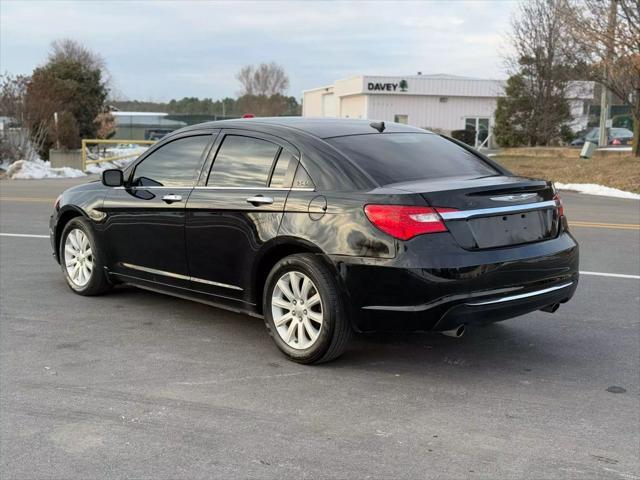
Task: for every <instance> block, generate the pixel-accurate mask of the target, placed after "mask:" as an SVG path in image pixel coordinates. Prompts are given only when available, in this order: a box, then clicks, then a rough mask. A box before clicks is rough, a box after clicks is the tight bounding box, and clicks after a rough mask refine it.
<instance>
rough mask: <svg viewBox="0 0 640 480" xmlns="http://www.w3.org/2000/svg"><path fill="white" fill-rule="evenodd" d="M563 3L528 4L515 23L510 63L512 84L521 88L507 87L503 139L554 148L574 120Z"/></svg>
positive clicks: (538, 0) (530, 0)
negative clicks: (571, 111)
mask: <svg viewBox="0 0 640 480" xmlns="http://www.w3.org/2000/svg"><path fill="white" fill-rule="evenodd" d="M564 1H565V0H523V1H522V2H521V3H520V5H519V9H518V11H517V14H516V15H515V16H514V18H513V19H512V22H511V33H510V35H509V41H510V43H511V46H512V51H513V53H512V54H511V55H510V56H508V57H507V58H506V63H507V69H508V70H509V73H510V76H511V78H510V83H509V85H510V86H511V87H514V86H517V88H508V89H507V91H506V94H507V96H506V97H505V98H504V99H501V100H502V101H501V102H499V104H498V107H499V109H500V110H501V121H500V122H497V124H496V128H495V134H496V137H498V138H500V137H502V138H506V137H512V138H518V139H520V140H519V141H521V142H524V143H526V144H529V145H532V146H535V145H549V144H550V143H552V142H554V141H557V140H558V139H559V137H560V135H561V132H562V131H563V130H565V129H566V128H568V127H567V124H568V123H569V122H570V120H571V115H570V109H569V106H568V102H567V100H566V96H567V91H568V88H569V82H570V80H571V77H572V75H573V70H572V68H571V67H570V66H569V65H568V64H567V61H566V60H567V59H566V57H565V55H564V54H563V48H562V45H563V42H565V41H566V31H565V27H564V24H563V22H562V19H561V17H560V15H559V14H558V12H559V9H560V7H561V5H562V4H563V3H564ZM514 134H515V135H514Z"/></svg>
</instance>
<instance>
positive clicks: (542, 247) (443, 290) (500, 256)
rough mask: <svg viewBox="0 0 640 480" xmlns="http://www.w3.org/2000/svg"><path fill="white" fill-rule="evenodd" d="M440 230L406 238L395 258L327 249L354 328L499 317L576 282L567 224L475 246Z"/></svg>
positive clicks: (545, 302)
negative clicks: (549, 236) (553, 231)
mask: <svg viewBox="0 0 640 480" xmlns="http://www.w3.org/2000/svg"><path fill="white" fill-rule="evenodd" d="M445 235H447V234H442V235H441V238H440V239H436V238H434V237H436V236H437V235H430V236H429V237H432V238H429V239H428V240H426V239H423V240H422V241H421V244H414V245H410V243H411V242H409V244H408V245H406V247H407V248H406V250H405V252H404V253H403V254H401V255H399V256H398V257H397V258H395V259H393V260H377V259H368V258H362V257H338V256H335V257H331V258H332V260H333V261H334V263H335V265H336V268H337V271H338V272H339V274H340V277H341V280H342V284H343V285H344V288H345V290H346V293H347V295H348V297H349V300H350V305H351V313H352V317H353V323H354V328H355V329H356V330H358V331H372V330H434V331H445V330H451V329H454V328H457V327H458V326H459V325H461V324H465V325H471V324H479V323H491V322H497V321H501V320H505V319H508V318H512V317H516V316H519V315H523V314H525V313H529V312H532V311H535V310H539V309H541V308H544V307H547V306H551V305H555V304H559V303H564V302H567V301H568V300H569V299H571V297H572V296H573V294H574V292H575V290H576V288H577V286H578V276H579V274H578V265H579V251H578V245H577V243H576V242H575V240H574V239H573V237H572V236H571V235H570V234H569V233H568V232H566V231H565V232H563V233H562V234H561V235H559V236H558V237H557V238H555V239H553V240H548V241H545V242H539V243H534V244H529V245H521V246H515V247H509V248H499V249H491V250H484V251H475V252H471V251H467V250H462V249H461V248H459V247H457V246H456V245H455V244H454V243H453V242H451V238H450V237H449V238H445ZM426 242H428V243H430V244H431V245H429V246H428V245H427V243H426ZM438 247H439V248H438ZM409 252H411V253H409ZM407 257H409V258H407ZM447 264H448V266H447ZM416 265H419V266H416Z"/></svg>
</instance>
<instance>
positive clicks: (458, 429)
mask: <svg viewBox="0 0 640 480" xmlns="http://www.w3.org/2000/svg"><path fill="white" fill-rule="evenodd" d="M83 181H86V179H74V180H29V181H7V180H4V181H0V477H1V478H3V479H34V478H65V479H66V478H78V479H89V478H113V477H117V478H132V477H136V478H149V479H161V478H167V479H169V478H170V479H175V478H185V479H186V478H188V479H192V478H274V479H282V478H390V479H391V478H393V479H395V478H408V479H409V478H410V479H414V478H470V479H475V478H486V479H495V478H575V479H584V478H612V479H626V480H629V479H640V460H639V452H640V401H639V394H640V227H639V224H640V202H638V201H634V200H620V199H611V198H604V197H596V196H587V195H579V194H575V193H570V192H563V193H562V196H563V198H564V200H565V211H566V212H567V215H568V217H569V220H570V223H571V224H572V227H571V228H572V231H573V233H574V235H575V236H576V238H577V239H578V241H579V242H580V246H581V270H582V271H583V272H585V273H584V274H583V275H582V276H581V280H580V286H579V288H578V291H577V293H576V296H575V297H574V299H573V300H572V301H571V302H569V303H568V304H566V305H563V306H561V308H560V309H559V310H558V311H557V312H556V313H555V314H548V313H544V312H536V313H532V314H528V315H525V316H523V317H520V318H517V319H512V320H508V321H506V322H502V323H499V324H495V325H492V326H488V327H485V328H476V329H470V330H469V331H468V332H467V334H466V335H465V336H464V337H462V338H460V339H454V338H449V337H444V336H440V335H430V334H424V333H420V334H394V335H389V334H384V335H383V334H375V335H361V336H358V337H357V338H356V339H355V340H354V341H353V342H352V343H351V345H350V348H349V350H348V351H347V352H346V354H345V355H344V356H343V357H341V358H340V359H339V360H337V361H335V362H332V363H329V364H326V365H322V366H313V367H310V366H302V365H297V364H294V363H292V362H289V361H287V360H285V359H284V358H283V357H282V356H281V355H280V353H279V352H278V351H277V349H276V348H275V346H274V345H273V344H272V341H271V339H270V338H269V337H268V336H267V334H266V332H265V329H264V325H263V324H262V321H261V320H258V319H255V318H251V317H247V316H243V315H238V314H234V313H230V312H227V311H224V310H219V309H215V308H212V307H208V306H205V305H200V304H197V303H193V302H188V301H183V300H179V299H175V298H172V297H168V296H163V295H159V294H154V293H150V292H146V291H142V290H137V289H134V288H119V289H117V290H115V291H114V292H113V293H110V294H108V295H105V296H103V297H94V298H85V297H80V296H78V295H74V294H73V293H72V292H71V291H70V290H69V289H68V287H67V286H66V285H65V283H64V280H63V278H62V275H61V272H60V267H59V266H58V265H57V264H56V263H55V262H54V260H53V259H52V258H51V251H50V246H49V241H48V240H47V239H46V238H43V237H40V236H39V235H47V224H48V216H49V212H50V209H51V207H52V204H53V201H54V200H55V198H56V196H57V195H58V194H59V193H60V192H61V191H62V190H64V189H65V188H67V187H68V186H70V185H73V184H77V183H79V182H83ZM7 234H11V235H7ZM12 235H19V236H12ZM24 235H34V236H24Z"/></svg>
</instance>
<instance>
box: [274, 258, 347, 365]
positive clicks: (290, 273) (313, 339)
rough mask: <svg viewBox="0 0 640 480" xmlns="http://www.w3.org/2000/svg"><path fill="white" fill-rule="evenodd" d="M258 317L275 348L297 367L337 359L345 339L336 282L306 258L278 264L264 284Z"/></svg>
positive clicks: (326, 270)
mask: <svg viewBox="0 0 640 480" xmlns="http://www.w3.org/2000/svg"><path fill="white" fill-rule="evenodd" d="M263 311H264V318H265V324H266V326H267V330H268V332H269V334H270V335H271V337H272V338H273V340H274V341H275V343H276V345H277V346H278V348H279V349H280V350H281V351H282V352H283V353H284V354H285V355H287V356H288V357H289V358H290V359H291V360H293V361H296V362H299V363H320V362H327V361H329V360H333V359H334V358H336V357H338V356H340V355H341V354H342V353H343V352H344V350H345V348H346V346H347V342H348V339H349V337H350V334H351V326H350V324H349V319H348V318H347V316H346V314H345V308H344V302H343V299H342V296H341V295H340V292H339V289H338V285H337V281H336V278H335V276H334V275H333V273H332V272H331V271H330V270H329V268H328V267H327V266H326V265H325V264H324V263H323V262H322V261H320V260H319V259H318V258H316V257H315V256H314V255H312V254H296V255H291V256H289V257H286V258H284V259H282V260H280V261H279V262H278V263H277V264H276V265H275V266H274V267H273V269H272V270H271V273H270V274H269V277H268V278H267V283H266V288H265V293H264V299H263Z"/></svg>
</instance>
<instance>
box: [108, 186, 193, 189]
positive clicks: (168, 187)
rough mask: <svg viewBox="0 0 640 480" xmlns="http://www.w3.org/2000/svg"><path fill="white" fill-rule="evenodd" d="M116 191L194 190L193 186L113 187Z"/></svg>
mask: <svg viewBox="0 0 640 480" xmlns="http://www.w3.org/2000/svg"><path fill="white" fill-rule="evenodd" d="M112 188H113V189H114V190H134V189H137V190H159V189H161V188H164V189H166V190H176V189H183V190H191V189H192V188H193V186H192V185H173V186H165V185H162V186H159V185H151V186H146V185H135V186H131V187H112Z"/></svg>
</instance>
